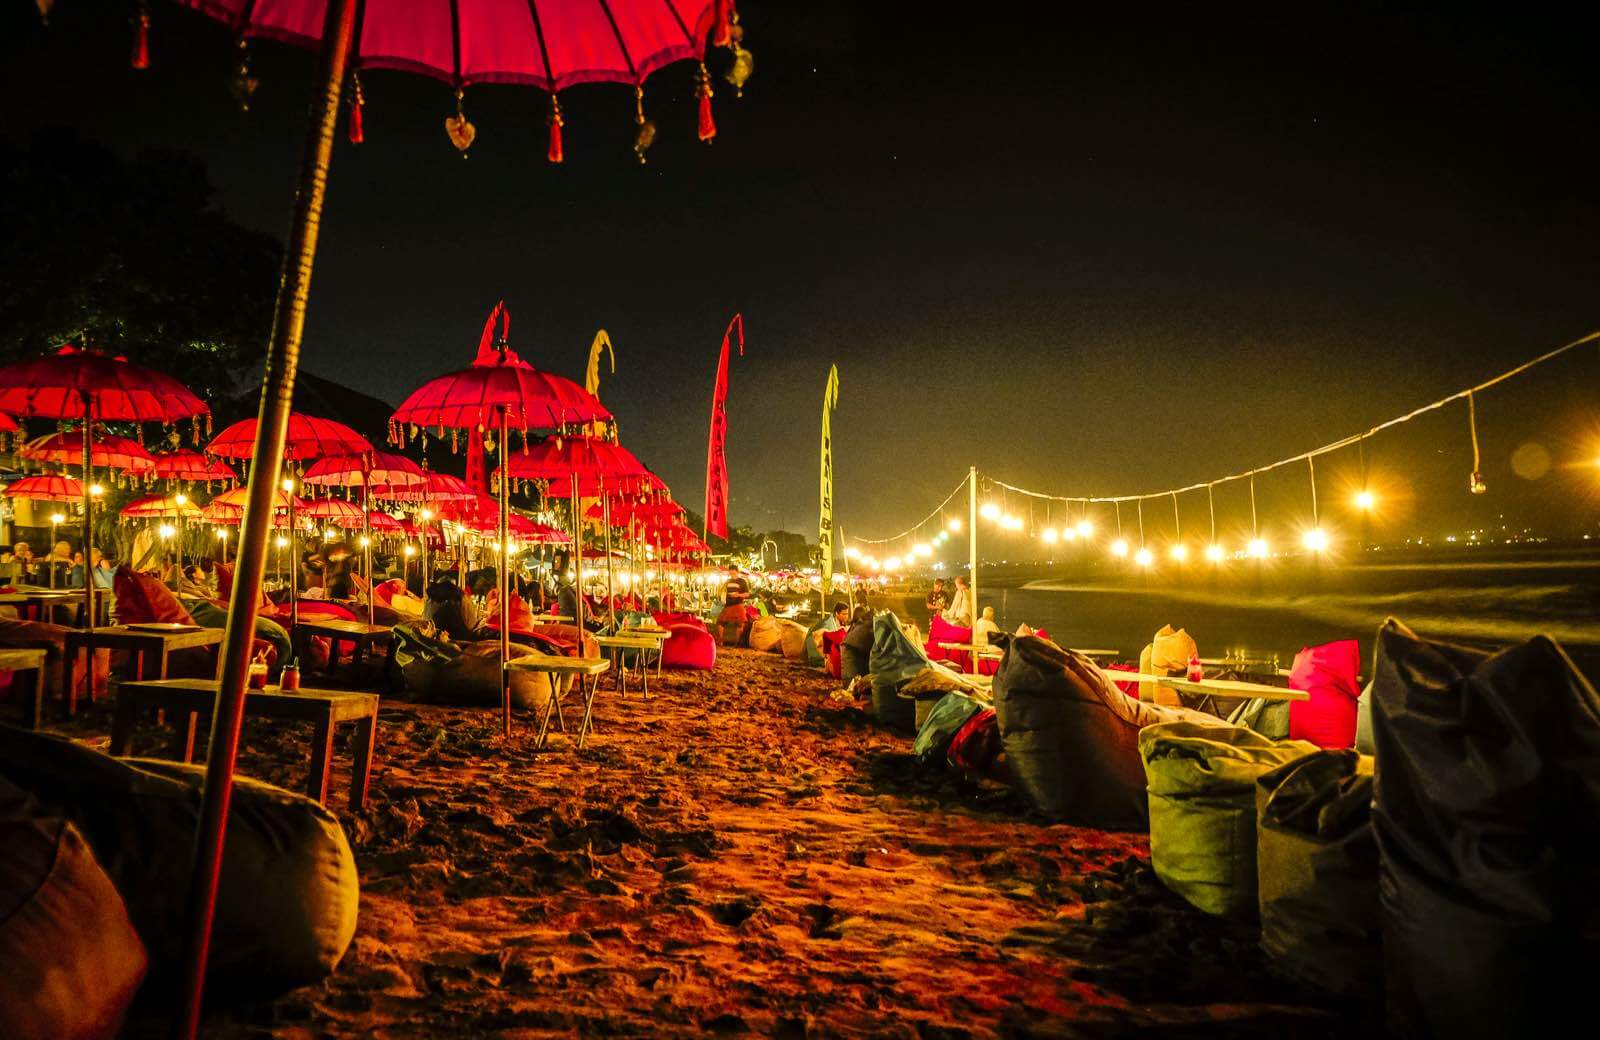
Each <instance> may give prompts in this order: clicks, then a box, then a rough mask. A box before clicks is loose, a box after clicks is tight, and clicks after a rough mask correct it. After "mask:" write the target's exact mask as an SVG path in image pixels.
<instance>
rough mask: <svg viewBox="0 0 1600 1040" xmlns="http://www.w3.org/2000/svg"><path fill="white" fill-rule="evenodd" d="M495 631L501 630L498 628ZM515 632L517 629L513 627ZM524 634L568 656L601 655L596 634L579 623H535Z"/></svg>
mask: <svg viewBox="0 0 1600 1040" xmlns="http://www.w3.org/2000/svg"><path fill="white" fill-rule="evenodd" d="M495 631H497V632H498V631H499V629H496V630H495ZM512 631H513V632H515V631H516V629H514V628H513V629H512ZM522 634H523V635H528V636H533V637H535V638H536V639H539V640H542V641H544V642H545V643H547V644H549V645H550V648H551V649H550V651H549V652H551V653H559V654H562V655H564V656H567V657H599V656H600V644H599V643H597V642H595V640H594V635H593V634H592V633H590V632H588V631H586V630H582V629H579V628H578V626H577V625H563V624H552V625H534V626H533V627H532V628H530V629H529V630H528V631H527V632H524V633H522Z"/></svg>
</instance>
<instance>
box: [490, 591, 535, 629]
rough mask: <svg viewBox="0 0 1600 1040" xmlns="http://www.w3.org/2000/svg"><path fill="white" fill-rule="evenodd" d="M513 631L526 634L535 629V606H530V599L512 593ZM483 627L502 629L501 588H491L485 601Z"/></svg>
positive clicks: (511, 613)
mask: <svg viewBox="0 0 1600 1040" xmlns="http://www.w3.org/2000/svg"><path fill="white" fill-rule="evenodd" d="M510 615H511V631H512V632H513V633H522V634H526V633H529V632H532V631H533V630H534V627H535V626H534V623H533V608H532V607H530V606H528V601H527V600H525V599H523V598H522V597H521V596H519V595H517V594H516V593H515V592H513V593H512V594H511V610H510ZM483 627H484V628H487V629H490V630H491V631H495V632H498V631H500V595H499V590H498V589H496V590H491V591H490V593H489V595H488V598H487V599H486V601H485V602H484V608H483Z"/></svg>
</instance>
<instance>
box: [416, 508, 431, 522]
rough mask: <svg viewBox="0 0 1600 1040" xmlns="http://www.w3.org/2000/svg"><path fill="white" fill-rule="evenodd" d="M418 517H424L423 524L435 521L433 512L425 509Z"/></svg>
mask: <svg viewBox="0 0 1600 1040" xmlns="http://www.w3.org/2000/svg"><path fill="white" fill-rule="evenodd" d="M417 515H418V516H420V517H422V522H423V523H427V522H428V521H429V520H432V519H433V510H431V509H424V510H422V512H420V513H418V514H417Z"/></svg>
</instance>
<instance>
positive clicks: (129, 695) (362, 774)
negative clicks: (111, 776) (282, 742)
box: [111, 679, 378, 812]
mask: <svg viewBox="0 0 1600 1040" xmlns="http://www.w3.org/2000/svg"><path fill="white" fill-rule="evenodd" d="M218 685H219V684H218V683H217V682H216V680H214V679H160V680H156V681H154V682H137V681H135V682H119V683H118V684H117V686H116V694H117V713H116V717H115V719H114V720H113V722H112V726H111V753H112V754H113V755H126V754H127V753H128V745H129V743H130V741H131V740H132V738H133V728H134V726H135V725H136V724H137V722H138V718H139V712H140V711H141V710H148V709H155V710H158V711H164V712H166V713H167V714H168V716H169V717H170V718H171V719H172V720H173V722H174V723H175V724H176V728H177V732H176V735H175V738H174V740H173V751H174V752H175V753H176V754H177V756H178V757H179V758H180V759H182V760H183V761H185V762H192V761H194V736H195V729H196V727H197V726H198V724H199V721H200V718H201V716H205V717H207V718H209V717H210V716H211V714H212V712H213V711H215V710H216V705H217V689H218ZM244 713H245V716H246V717H247V718H248V717H250V716H252V715H253V716H255V717H256V718H268V719H293V720H298V721H304V722H311V723H313V724H314V725H315V727H316V728H315V730H314V733H313V736H312V740H311V775H310V777H309V778H308V779H307V781H306V795H307V797H310V798H315V799H316V800H317V801H319V802H323V803H326V802H327V800H328V774H329V768H328V767H329V763H330V762H331V761H332V759H333V731H334V727H335V726H337V725H338V724H339V723H341V722H353V723H355V726H356V743H355V762H354V763H353V764H352V765H351V768H350V811H351V812H360V811H361V810H362V809H363V808H365V807H366V804H367V792H368V788H369V786H370V783H371V779H372V751H373V746H374V744H375V743H376V739H377V733H378V697H377V695H376V694H371V693H349V692H346V691H343V690H310V689H302V690H299V691H296V692H294V693H283V692H281V691H280V690H279V689H278V688H277V687H275V686H274V687H268V688H267V689H265V690H249V691H247V692H246V693H245V698H244Z"/></svg>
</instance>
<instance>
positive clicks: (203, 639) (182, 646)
mask: <svg viewBox="0 0 1600 1040" xmlns="http://www.w3.org/2000/svg"><path fill="white" fill-rule="evenodd" d="M220 642H222V629H220V628H187V629H186V628H182V627H175V628H173V629H172V630H170V631H163V630H161V629H155V628H134V627H131V626H128V625H111V626H108V627H106V628H77V629H73V630H72V631H70V632H68V633H67V635H66V653H64V654H62V655H61V688H62V689H63V690H65V691H66V692H67V714H68V715H73V714H75V713H76V712H77V710H78V691H77V689H76V688H75V687H74V686H73V685H72V666H73V664H74V662H76V661H77V660H78V656H79V655H80V654H87V655H88V658H89V662H90V667H89V668H88V671H89V672H90V674H91V675H92V674H93V672H94V668H93V662H94V651H95V650H96V649H97V648H105V649H108V650H126V651H128V671H129V675H128V678H130V679H145V678H155V679H165V678H166V677H167V665H168V658H169V655H171V653H172V651H174V650H187V649H188V648H190V647H194V646H215V645H217V644H218V643H220ZM147 654H148V655H152V656H155V657H156V659H157V660H159V661H160V668H159V669H157V672H156V674H155V675H154V676H150V675H148V674H147V667H146V666H147V664H148V663H149V662H148V661H147V660H146V655H147ZM89 700H90V702H91V703H92V702H93V701H94V683H93V682H92V681H91V682H90V683H89Z"/></svg>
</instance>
